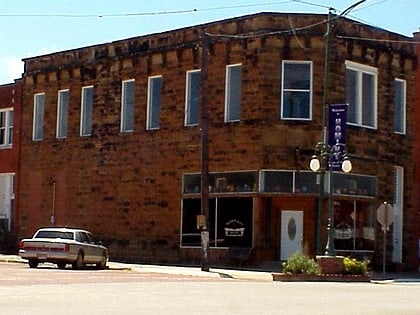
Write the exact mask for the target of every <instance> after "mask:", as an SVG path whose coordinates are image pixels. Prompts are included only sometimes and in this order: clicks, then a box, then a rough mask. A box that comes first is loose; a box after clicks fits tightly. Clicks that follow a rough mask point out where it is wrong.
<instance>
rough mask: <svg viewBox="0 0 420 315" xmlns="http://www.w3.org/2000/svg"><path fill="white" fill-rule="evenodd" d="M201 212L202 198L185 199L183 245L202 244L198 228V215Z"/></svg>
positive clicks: (183, 204) (183, 208)
mask: <svg viewBox="0 0 420 315" xmlns="http://www.w3.org/2000/svg"><path fill="white" fill-rule="evenodd" d="M200 213H201V200H200V199H184V200H183V202H182V231H181V246H201V234H200V231H199V230H198V229H197V215H199V214H200Z"/></svg>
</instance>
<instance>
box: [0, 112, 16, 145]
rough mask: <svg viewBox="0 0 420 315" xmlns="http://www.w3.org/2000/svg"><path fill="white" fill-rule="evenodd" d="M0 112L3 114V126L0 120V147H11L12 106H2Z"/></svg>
mask: <svg viewBox="0 0 420 315" xmlns="http://www.w3.org/2000/svg"><path fill="white" fill-rule="evenodd" d="M0 113H2V114H4V126H3V125H2V121H0V130H2V131H3V135H2V139H0V148H11V147H12V146H13V107H9V108H2V109H0Z"/></svg>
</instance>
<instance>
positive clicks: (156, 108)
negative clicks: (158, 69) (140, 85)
mask: <svg viewBox="0 0 420 315" xmlns="http://www.w3.org/2000/svg"><path fill="white" fill-rule="evenodd" d="M161 89H162V78H161V77H156V78H150V87H149V121H148V129H152V128H159V120H160V97H161Z"/></svg>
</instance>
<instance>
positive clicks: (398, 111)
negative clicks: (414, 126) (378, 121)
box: [394, 80, 405, 132]
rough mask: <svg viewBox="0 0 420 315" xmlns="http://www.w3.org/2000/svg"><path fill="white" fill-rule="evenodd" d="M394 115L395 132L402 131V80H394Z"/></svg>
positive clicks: (403, 116)
mask: <svg viewBox="0 0 420 315" xmlns="http://www.w3.org/2000/svg"><path fill="white" fill-rule="evenodd" d="M394 87H395V97H394V104H395V116H394V128H395V131H397V132H404V118H405V104H404V99H405V95H404V82H403V81H399V80H395V84H394Z"/></svg>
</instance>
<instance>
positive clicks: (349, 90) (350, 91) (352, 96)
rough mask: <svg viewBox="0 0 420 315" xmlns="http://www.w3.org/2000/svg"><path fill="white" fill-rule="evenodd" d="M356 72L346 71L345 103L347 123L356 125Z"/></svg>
mask: <svg viewBox="0 0 420 315" xmlns="http://www.w3.org/2000/svg"><path fill="white" fill-rule="evenodd" d="M356 95H357V72H356V71H353V70H348V69H347V70H346V102H347V104H349V106H348V107H347V121H348V122H349V123H353V124H355V123H357V116H356V111H357V97H356Z"/></svg>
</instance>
